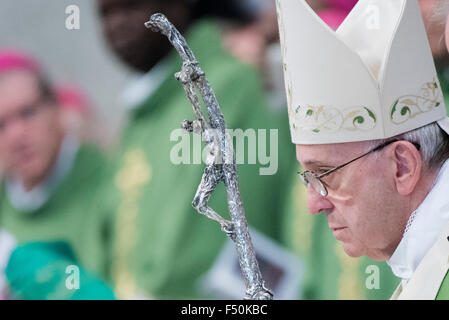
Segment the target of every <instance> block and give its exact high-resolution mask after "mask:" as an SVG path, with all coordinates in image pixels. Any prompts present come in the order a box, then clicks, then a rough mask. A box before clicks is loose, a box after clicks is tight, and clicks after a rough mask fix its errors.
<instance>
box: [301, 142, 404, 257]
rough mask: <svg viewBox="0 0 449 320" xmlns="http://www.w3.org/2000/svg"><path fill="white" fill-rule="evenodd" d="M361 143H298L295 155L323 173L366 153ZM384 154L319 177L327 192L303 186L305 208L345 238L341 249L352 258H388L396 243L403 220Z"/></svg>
mask: <svg viewBox="0 0 449 320" xmlns="http://www.w3.org/2000/svg"><path fill="white" fill-rule="evenodd" d="M364 146H365V145H364V143H361V142H354V143H342V144H328V145H297V146H296V151H297V152H296V153H297V159H298V161H299V162H300V163H301V165H302V167H303V169H304V170H310V171H313V172H315V173H323V172H325V171H327V170H330V169H332V168H334V167H336V166H339V165H341V164H343V163H345V162H347V161H350V160H352V159H354V158H356V157H358V156H360V155H362V154H363V153H364V152H366V151H367V150H366V147H364ZM388 148H389V147H386V148H385V149H383V150H380V151H377V152H376V153H383V154H382V157H380V158H378V157H377V156H376V155H375V154H370V155H367V156H365V157H363V158H361V159H359V160H357V161H355V162H353V163H351V164H349V165H348V166H346V167H344V168H342V169H340V170H337V171H336V172H334V173H332V174H331V175H329V176H327V177H324V178H322V181H323V182H324V183H325V184H326V186H327V190H328V195H327V196H326V197H323V196H321V195H320V194H319V193H317V192H316V191H315V190H314V189H313V188H312V187H311V186H309V187H308V189H307V207H308V209H309V211H310V212H311V213H312V214H318V213H320V212H324V213H325V214H326V217H327V220H328V224H329V228H330V229H332V230H333V233H334V236H335V238H336V239H337V240H340V241H342V242H343V248H344V250H345V252H346V253H347V254H348V255H350V256H353V257H358V256H361V255H367V256H369V257H371V258H373V259H376V260H386V259H388V258H389V255H391V253H392V252H393V251H394V248H396V246H397V245H398V243H399V241H400V239H401V236H402V230H403V229H404V227H405V224H406V219H405V218H404V217H403V216H401V215H400V214H399V212H400V211H401V210H399V209H400V208H399V207H398V206H399V202H397V201H396V197H397V193H396V191H395V187H394V182H393V179H389V173H390V171H392V170H393V168H392V167H391V162H389V159H385V157H386V155H387V154H388V152H387V151H388Z"/></svg>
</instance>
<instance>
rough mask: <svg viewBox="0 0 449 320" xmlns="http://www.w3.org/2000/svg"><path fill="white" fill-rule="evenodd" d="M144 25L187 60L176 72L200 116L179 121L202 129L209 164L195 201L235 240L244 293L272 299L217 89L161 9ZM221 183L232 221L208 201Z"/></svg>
mask: <svg viewBox="0 0 449 320" xmlns="http://www.w3.org/2000/svg"><path fill="white" fill-rule="evenodd" d="M145 26H146V27H147V28H149V29H151V30H152V31H154V32H161V33H162V34H163V35H165V36H166V37H167V38H168V40H169V41H170V43H171V44H172V45H173V46H174V48H175V49H176V51H177V52H178V53H179V55H180V57H181V59H182V61H183V63H182V69H181V71H180V72H178V73H176V75H175V76H176V79H177V80H179V81H180V82H181V83H182V85H183V87H184V90H185V92H186V95H187V97H188V99H189V100H190V102H191V104H192V107H193V111H194V113H195V116H196V120H194V121H189V120H184V121H183V122H182V124H181V126H182V128H183V129H185V130H187V131H188V132H194V133H197V134H201V136H202V139H203V141H204V143H205V147H206V150H207V158H206V168H205V169H204V173H203V176H202V178H201V183H200V185H199V186H198V189H197V192H196V194H195V197H194V199H193V202H192V205H193V207H194V208H195V210H196V211H198V212H199V213H200V214H203V215H205V216H206V217H208V218H210V219H213V220H215V221H217V222H218V223H220V225H221V229H222V230H223V231H224V232H225V233H226V234H227V235H228V236H229V238H230V239H231V240H232V241H234V243H235V245H236V249H237V253H238V258H239V263H240V269H241V271H242V275H243V278H244V280H245V285H246V295H245V297H244V298H245V299H255V300H271V299H272V298H273V293H272V292H271V291H270V290H269V289H267V288H266V287H265V282H264V280H263V278H262V274H261V272H260V270H259V264H258V263H257V259H256V253H255V251H254V246H253V244H252V241H251V237H250V234H249V230H248V224H247V221H246V217H245V211H244V209H243V203H242V200H241V197H240V191H239V185H238V176H237V166H236V164H235V156H234V148H233V145H232V139H231V138H230V136H229V134H228V132H227V130H226V124H225V121H224V117H223V114H222V112H221V110H220V106H219V104H218V101H217V98H216V97H215V94H214V91H213V89H212V87H211V86H210V85H209V82H208V81H207V79H206V75H205V73H204V72H203V70H201V68H200V66H199V63H198V60H197V59H196V58H195V55H194V54H193V52H192V50H191V49H190V47H189V46H188V44H187V42H186V40H185V39H184V37H183V36H182V35H181V34H180V33H179V31H178V30H177V29H176V28H175V27H174V26H173V25H172V24H171V23H170V21H168V19H167V18H166V17H165V16H164V15H163V14H160V13H156V14H154V15H152V16H151V18H150V20H149V21H148V22H146V23H145ZM195 89H196V90H198V92H199V93H200V95H201V98H202V100H203V101H204V103H205V105H206V108H207V112H208V116H209V117H208V118H209V122H207V121H206V119H205V117H204V116H203V113H202V111H201V105H200V100H199V97H198V95H197V94H196V90H195ZM220 182H223V183H224V184H225V187H226V193H227V200H228V208H229V213H230V216H231V221H228V220H225V219H224V218H223V217H222V216H221V215H219V214H218V213H217V212H215V211H214V210H213V209H212V208H211V207H209V206H208V201H209V198H210V196H211V194H212V192H213V191H214V190H215V188H216V187H217V185H218V184H219V183H220Z"/></svg>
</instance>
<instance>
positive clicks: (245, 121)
mask: <svg viewBox="0 0 449 320" xmlns="http://www.w3.org/2000/svg"><path fill="white" fill-rule="evenodd" d="M220 36H221V35H220V31H219V28H218V26H217V25H216V24H214V23H213V22H210V21H203V22H201V23H198V24H196V25H195V26H193V27H192V28H190V30H189V32H188V35H187V41H188V43H189V44H190V46H191V47H192V50H193V51H194V53H195V55H196V57H197V59H198V60H199V62H200V65H201V67H202V69H203V70H204V71H205V72H206V76H207V78H208V80H209V82H210V84H211V86H212V87H213V89H214V91H215V94H216V96H217V99H218V101H219V103H220V106H221V109H222V112H223V114H224V118H225V121H226V124H227V126H228V128H230V129H242V130H243V131H245V130H247V129H253V130H254V131H252V132H248V134H250V135H251V134H252V133H255V138H257V143H258V144H259V146H260V144H263V145H264V147H265V146H266V145H265V141H267V142H268V143H269V142H270V136H269V134H270V129H275V130H277V133H278V137H274V133H273V137H274V138H275V140H276V141H274V142H271V144H273V147H274V144H276V143H278V142H279V143H278V150H277V151H276V149H272V150H273V153H275V152H277V154H278V164H277V166H276V167H277V171H276V174H274V175H261V174H260V172H259V169H260V168H266V167H268V166H269V165H268V164H267V163H266V162H264V158H263V156H265V155H267V156H268V155H269V153H270V148H269V147H267V149H266V150H264V149H263V148H262V149H261V148H259V146H257V148H256V146H255V145H254V144H253V145H251V146H250V148H249V149H251V148H252V147H254V148H255V150H254V152H250V153H248V151H247V150H248V147H247V146H246V147H245V150H246V151H245V164H242V165H238V174H239V183H240V192H241V196H242V200H243V204H244V207H245V211H246V215H247V218H248V221H249V224H250V225H251V226H252V227H254V228H255V229H257V230H258V231H261V232H263V233H265V235H267V236H269V237H271V238H273V239H275V240H276V239H280V221H281V220H280V213H281V211H282V210H281V207H282V205H283V204H284V203H285V201H284V200H285V199H282V195H283V194H285V186H286V185H285V183H283V181H286V180H287V179H288V178H287V174H290V175H291V174H292V173H293V171H292V169H293V166H294V161H295V158H294V148H292V147H291V144H290V143H289V131H288V126H287V125H288V120H287V115H282V116H280V115H276V114H273V113H271V112H270V111H269V110H268V108H267V103H266V99H265V96H264V94H263V93H262V90H261V84H260V81H259V78H258V74H257V72H256V70H255V69H254V68H253V67H251V66H249V65H244V64H242V63H240V62H238V61H237V60H236V59H235V58H233V57H231V56H230V55H229V54H228V53H227V52H226V51H225V50H224V49H223V48H222V47H221V39H220ZM164 63H165V66H166V67H167V70H166V71H167V73H166V78H165V80H164V81H163V82H162V84H161V85H160V86H159V87H158V88H157V89H156V90H155V91H154V92H153V93H152V94H151V95H150V96H149V97H148V98H147V99H146V100H145V101H144V102H143V103H142V104H141V105H139V106H137V107H136V109H134V110H133V111H132V113H131V116H130V122H129V124H128V126H127V128H126V130H125V134H124V137H123V141H122V150H121V152H120V155H119V157H118V159H117V163H116V167H115V169H114V170H115V173H114V175H113V178H114V181H113V182H112V183H111V186H113V187H114V190H112V191H111V198H112V199H114V200H116V201H117V203H116V205H115V206H116V208H117V219H116V238H115V240H116V242H115V243H116V247H115V250H114V253H115V255H114V263H113V277H114V282H115V289H116V293H117V294H118V296H119V298H130V297H131V298H132V297H135V296H139V295H143V296H147V297H148V296H150V297H155V298H196V297H204V296H203V295H202V293H201V292H200V291H199V290H198V279H199V278H200V277H201V276H202V275H204V274H205V273H206V272H207V271H208V269H209V268H210V267H211V266H212V264H213V263H214V260H215V258H216V257H217V256H218V254H219V252H220V249H221V248H222V247H223V244H224V242H225V239H226V236H225V234H224V233H223V232H222V231H221V230H220V226H219V224H218V223H217V222H215V221H212V220H209V219H208V218H206V217H205V216H202V215H200V214H198V213H197V212H196V211H195V210H194V209H193V208H192V205H191V203H192V200H193V197H194V195H195V193H196V190H197V188H198V185H199V183H200V180H201V176H202V173H203V170H204V167H205V165H204V163H200V164H185V163H184V164H183V163H181V164H177V163H175V162H176V160H175V161H173V159H174V158H175V159H176V157H178V156H179V157H180V156H182V155H183V156H187V159H190V163H193V162H194V161H196V162H197V163H198V161H197V160H198V157H201V154H198V153H195V148H196V147H197V146H196V147H195V145H194V143H195V142H194V140H193V138H192V134H187V133H186V134H184V136H183V137H182V138H181V137H180V136H178V135H177V134H176V132H178V133H179V128H180V123H181V122H182V121H183V120H185V119H189V120H193V119H194V113H193V111H192V107H191V105H190V103H189V102H188V100H187V97H186V95H185V93H184V90H183V88H182V86H181V84H180V83H179V82H178V81H176V80H175V78H174V73H175V72H178V71H180V69H181V60H180V58H179V57H178V56H177V55H176V54H174V53H173V52H172V53H171V54H170V55H169V56H168V57H167V58H166V59H165V61H164ZM259 129H265V130H266V132H263V131H258V130H259ZM262 134H264V136H263V137H262ZM182 139H186V140H187V147H186V148H185V149H184V150H181V148H180V147H179V146H180V143H182V142H181V141H185V140H182ZM247 141H248V137H246V138H245V143H247ZM186 150H187V151H186ZM197 150H198V148H197ZM186 152H187V153H188V154H187V155H186ZM264 152H265V153H264ZM253 156H254V157H255V158H257V159H258V160H259V161H257V164H248V161H250V162H252V161H253ZM195 159H196V160H195ZM257 159H255V160H257ZM260 160H262V161H261V162H264V164H260ZM209 205H210V206H211V207H212V208H213V209H214V210H215V211H216V212H218V213H219V214H221V215H222V216H223V217H224V218H226V219H229V214H228V208H227V201H226V193H225V188H224V186H223V184H220V185H219V186H218V187H217V189H216V191H215V193H213V195H212V198H211V201H210V202H209Z"/></svg>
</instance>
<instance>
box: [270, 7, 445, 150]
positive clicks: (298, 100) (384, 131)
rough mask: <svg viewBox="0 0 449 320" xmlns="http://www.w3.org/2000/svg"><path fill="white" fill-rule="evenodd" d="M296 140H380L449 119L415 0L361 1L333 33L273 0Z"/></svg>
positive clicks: (301, 10)
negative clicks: (275, 7)
mask: <svg viewBox="0 0 449 320" xmlns="http://www.w3.org/2000/svg"><path fill="white" fill-rule="evenodd" d="M277 8H278V22H279V30H280V37H281V45H282V53H283V59H284V77H285V85H286V91H287V100H288V110H289V119H290V130H291V135H292V141H293V143H295V144H326V143H340V142H352V141H365V140H375V139H386V138H389V137H393V136H396V135H398V134H401V133H405V132H407V131H410V130H414V129H417V128H420V127H422V126H425V125H427V124H430V123H432V122H435V121H438V124H439V125H440V127H441V128H443V129H444V130H445V131H446V132H447V133H448V134H449V118H447V116H446V109H445V104H444V99H443V93H442V91H441V87H440V83H439V81H438V77H437V73H436V69H435V64H434V61H433V57H432V52H431V49H430V45H429V41H428V39H427V35H426V30H425V28H424V23H423V20H422V16H421V11H420V7H419V5H418V1H417V0H359V2H358V3H357V5H356V6H355V7H354V9H353V10H352V11H351V13H350V14H349V15H348V17H347V18H346V20H345V21H344V22H343V24H342V25H341V26H340V28H339V29H338V30H337V31H336V32H334V31H333V30H332V29H331V28H330V27H328V26H327V25H326V23H324V22H323V21H322V20H321V19H320V18H319V17H318V15H317V14H316V13H315V12H314V11H313V10H312V9H311V8H310V7H309V5H308V4H307V3H306V2H305V0H277Z"/></svg>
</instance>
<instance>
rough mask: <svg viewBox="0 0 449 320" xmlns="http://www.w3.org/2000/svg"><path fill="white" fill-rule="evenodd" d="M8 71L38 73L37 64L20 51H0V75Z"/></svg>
mask: <svg viewBox="0 0 449 320" xmlns="http://www.w3.org/2000/svg"><path fill="white" fill-rule="evenodd" d="M10 70H28V71H31V72H33V73H39V72H40V68H39V64H38V63H37V61H36V60H34V59H33V58H32V57H30V56H27V55H26V54H24V53H22V52H20V51H15V50H5V49H3V50H2V49H0V73H3V72H6V71H10Z"/></svg>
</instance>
